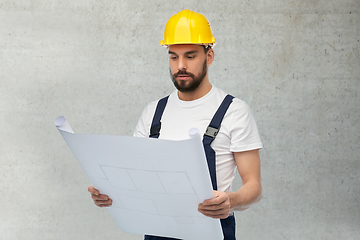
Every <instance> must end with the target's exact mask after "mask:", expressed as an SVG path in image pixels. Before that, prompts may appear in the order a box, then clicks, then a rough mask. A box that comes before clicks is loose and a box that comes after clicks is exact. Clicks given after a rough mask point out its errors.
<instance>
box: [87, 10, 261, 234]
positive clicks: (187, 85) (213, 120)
mask: <svg viewBox="0 0 360 240" xmlns="http://www.w3.org/2000/svg"><path fill="white" fill-rule="evenodd" d="M214 43H215V38H213V36H212V32H211V29H210V25H209V23H208V21H207V20H206V18H205V17H204V16H203V15H201V14H199V13H196V12H193V11H190V10H183V11H181V12H179V13H178V14H176V15H174V16H172V17H171V18H170V19H169V21H168V22H167V24H166V27H165V33H164V40H163V41H161V44H162V45H165V46H167V47H168V50H169V65H170V74H171V78H172V81H173V83H174V85H175V87H176V88H177V90H176V91H174V92H173V93H172V94H171V95H170V96H169V97H168V98H164V99H161V100H159V101H156V102H152V103H150V104H149V105H148V106H147V107H146V108H145V109H144V111H143V113H142V115H141V117H140V119H139V121H138V124H137V126H136V129H135V132H134V136H136V137H156V138H162V139H169V140H181V139H185V138H188V130H189V129H191V128H194V127H196V128H198V129H199V130H200V133H201V134H202V135H203V136H204V138H203V145H204V150H205V153H206V158H207V161H208V167H209V172H210V177H211V180H212V185H213V188H214V198H212V199H208V200H206V201H204V202H203V203H201V204H199V206H198V211H199V212H201V213H202V214H204V215H205V216H208V217H211V218H218V219H221V225H222V228H223V233H224V239H226V240H232V239H235V219H234V216H233V212H234V211H235V210H237V211H241V210H245V209H247V208H248V207H249V206H250V205H251V204H253V203H256V202H257V201H259V199H260V197H261V190H262V188H261V180H260V157H259V149H260V148H262V143H261V141H260V137H259V134H258V130H257V126H256V123H255V121H254V118H253V115H252V113H251V110H250V108H249V107H248V105H247V104H246V103H245V102H243V101H242V100H240V99H237V98H233V97H231V96H230V95H227V94H226V93H225V92H223V91H222V90H220V89H218V88H216V87H215V86H213V85H211V83H210V82H209V76H208V67H209V66H210V65H211V63H212V62H213V60H214V51H213V49H212V46H213V44H214ZM218 109H219V110H218ZM217 110H218V111H217ZM236 168H237V170H238V172H239V174H240V176H241V179H242V183H243V185H242V187H241V188H240V189H238V190H237V191H234V192H233V191H231V183H232V181H233V179H234V176H235V171H234V170H235V169H236ZM88 190H89V192H90V193H91V194H92V198H93V200H94V202H95V204H96V205H97V206H99V207H109V206H111V204H112V200H111V199H109V198H108V196H106V195H102V194H100V193H99V192H98V191H97V190H96V189H94V187H93V186H90V187H89V189H88ZM145 239H148V240H156V239H170V238H164V237H156V236H145Z"/></svg>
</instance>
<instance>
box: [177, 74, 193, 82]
mask: <svg viewBox="0 0 360 240" xmlns="http://www.w3.org/2000/svg"><path fill="white" fill-rule="evenodd" d="M176 79H178V80H182V81H185V80H188V79H190V76H189V75H177V76H176Z"/></svg>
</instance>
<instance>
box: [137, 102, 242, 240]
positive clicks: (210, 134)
mask: <svg viewBox="0 0 360 240" xmlns="http://www.w3.org/2000/svg"><path fill="white" fill-rule="evenodd" d="M168 98H169V96H167V97H165V98H162V99H160V100H159V102H158V105H157V107H156V110H155V114H154V117H153V121H152V124H151V129H150V136H149V137H151V138H158V137H159V135H160V129H161V122H160V120H161V117H162V114H163V112H164V109H165V106H166V103H167V100H168ZM233 98H234V97H233V96H231V95H227V96H226V97H225V98H224V100H223V102H222V103H221V105H220V107H219V108H218V110H217V111H216V113H215V115H214V116H213V118H212V120H211V122H210V124H209V126H208V128H207V129H206V132H205V134H204V137H203V145H204V150H205V154H206V160H207V163H208V167H209V172H210V178H211V183H212V186H213V189H214V190H217V182H216V162H215V151H214V150H213V149H212V148H211V146H210V144H211V142H212V141H213V140H214V139H215V137H216V135H217V133H218V132H219V128H220V125H221V122H222V120H223V118H224V115H225V113H226V111H227V109H228V108H229V106H230V104H231V103H232V100H233ZM220 222H221V227H222V230H223V234H224V240H236V239H235V218H234V216H229V217H228V218H225V219H220ZM161 239H175V238H166V237H157V236H150V235H145V238H144V240H161Z"/></svg>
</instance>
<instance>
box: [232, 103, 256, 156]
mask: <svg viewBox="0 0 360 240" xmlns="http://www.w3.org/2000/svg"><path fill="white" fill-rule="evenodd" d="M234 103H235V104H234ZM233 104H234V108H233V112H232V116H231V134H230V138H231V144H230V151H231V152H243V151H249V150H254V149H260V148H262V147H263V145H262V142H261V139H260V136H259V132H258V128H257V125H256V122H255V118H254V115H253V113H252V111H251V108H250V107H249V106H248V105H247V104H246V103H245V102H244V101H241V100H239V99H234V102H233Z"/></svg>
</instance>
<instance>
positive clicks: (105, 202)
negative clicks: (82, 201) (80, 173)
mask: <svg viewBox="0 0 360 240" xmlns="http://www.w3.org/2000/svg"><path fill="white" fill-rule="evenodd" d="M88 191H89V192H90V193H91V197H92V199H93V200H94V203H95V205H96V206H98V207H110V206H111V205H112V200H111V199H110V198H109V197H108V196H107V195H104V194H100V193H99V191H98V190H96V189H95V188H94V186H93V185H91V186H90V187H89V188H88Z"/></svg>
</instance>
